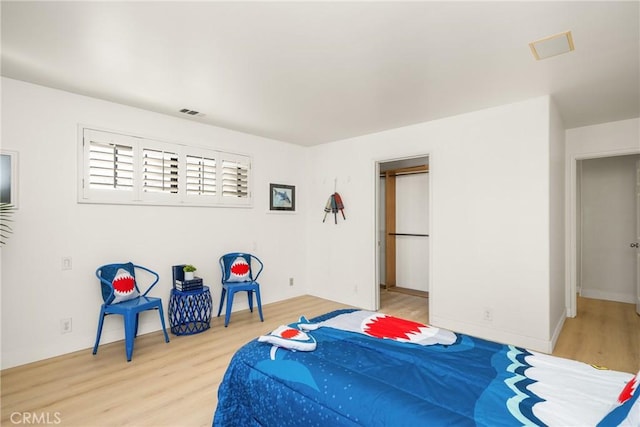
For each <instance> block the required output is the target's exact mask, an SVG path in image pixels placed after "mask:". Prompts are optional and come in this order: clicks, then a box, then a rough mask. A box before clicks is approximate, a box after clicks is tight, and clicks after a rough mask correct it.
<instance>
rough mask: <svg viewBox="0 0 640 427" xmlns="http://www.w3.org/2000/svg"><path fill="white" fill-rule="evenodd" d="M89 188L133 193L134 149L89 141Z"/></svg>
mask: <svg viewBox="0 0 640 427" xmlns="http://www.w3.org/2000/svg"><path fill="white" fill-rule="evenodd" d="M89 188H92V189H100V190H123V191H133V147H131V146H128V145H121V144H114V143H110V142H99V141H89Z"/></svg>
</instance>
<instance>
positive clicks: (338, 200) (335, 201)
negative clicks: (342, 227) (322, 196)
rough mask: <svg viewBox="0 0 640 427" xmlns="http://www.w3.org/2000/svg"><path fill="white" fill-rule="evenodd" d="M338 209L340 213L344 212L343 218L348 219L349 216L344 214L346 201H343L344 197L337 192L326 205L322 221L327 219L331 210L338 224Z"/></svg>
mask: <svg viewBox="0 0 640 427" xmlns="http://www.w3.org/2000/svg"><path fill="white" fill-rule="evenodd" d="M338 211H340V213H341V214H342V218H343V219H347V217H346V216H344V203H342V197H340V194H338V193H337V192H335V193H333V194H332V195H331V196H329V200H327V204H326V205H325V207H324V218H323V219H322V222H325V220H326V219H327V214H328V213H329V212H332V213H333V220H334V222H335V223H336V224H337V223H338Z"/></svg>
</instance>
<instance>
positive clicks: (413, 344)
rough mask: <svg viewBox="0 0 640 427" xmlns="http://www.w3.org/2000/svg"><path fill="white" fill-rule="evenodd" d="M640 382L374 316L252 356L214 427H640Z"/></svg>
mask: <svg viewBox="0 0 640 427" xmlns="http://www.w3.org/2000/svg"><path fill="white" fill-rule="evenodd" d="M637 383H638V376H637V375H636V376H634V375H633V374H630V373H625V372H616V371H609V370H603V369H598V368H596V367H593V366H590V365H587V364H584V363H581V362H576V361H572V360H567V359H562V358H558V357H554V356H549V355H545V354H541V353H536V352H533V351H528V350H525V349H522V348H518V347H514V346H509V345H503V344H499V343H495V342H491V341H487V340H483V339H479V338H474V337H471V336H468V335H462V334H455V333H453V332H450V331H446V330H443V329H438V328H435V327H431V326H428V325H423V324H420V323H416V322H412V321H409V320H405V319H400V318H397V317H393V316H388V315H385V314H382V313H377V312H369V311H363V310H339V311H334V312H331V313H327V314H325V315H323V316H319V317H317V318H314V319H311V320H307V319H306V318H304V317H301V318H300V320H299V321H298V322H295V323H291V324H290V325H283V326H281V327H280V328H277V329H276V330H274V331H273V332H272V333H270V334H267V335H265V336H262V337H259V338H257V339H255V340H253V341H251V342H249V343H248V344H246V345H245V346H243V347H242V348H241V349H240V350H238V352H237V353H236V354H235V355H234V356H233V358H232V360H231V362H230V364H229V366H228V368H227V371H226V372H225V375H224V378H223V380H222V383H221V385H220V387H219V389H218V406H217V408H216V411H215V414H214V420H213V425H214V426H225V427H226V426H243V427H244V426H254V425H261V426H279V427H280V426H357V425H360V426H422V425H429V426H491V427H495V426H516V425H517V426H522V425H536V426H538V425H549V426H618V425H628V426H636V427H637V426H640V402H639V401H638V395H639V394H640V393H638V392H636V389H637Z"/></svg>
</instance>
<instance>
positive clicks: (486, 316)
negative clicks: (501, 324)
mask: <svg viewBox="0 0 640 427" xmlns="http://www.w3.org/2000/svg"><path fill="white" fill-rule="evenodd" d="M482 319H483V320H486V321H487V322H491V321H492V320H493V310H491V309H490V308H485V309H484V311H483V312H482Z"/></svg>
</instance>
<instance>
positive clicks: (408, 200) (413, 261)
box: [376, 156, 430, 306]
mask: <svg viewBox="0 0 640 427" xmlns="http://www.w3.org/2000/svg"><path fill="white" fill-rule="evenodd" d="M376 175H377V176H376V179H377V184H378V185H377V203H376V205H377V220H376V224H377V244H378V251H377V252H378V253H377V257H376V259H377V267H376V269H377V278H378V280H377V283H378V285H379V289H378V291H380V290H384V291H391V292H401V293H405V294H409V295H413V296H416V297H420V298H427V297H428V295H429V250H430V244H429V211H430V206H429V203H430V196H429V186H430V185H429V157H428V156H420V157H412V158H405V159H395V160H386V161H380V162H377V165H376ZM377 294H378V306H379V301H380V299H379V292H377Z"/></svg>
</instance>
